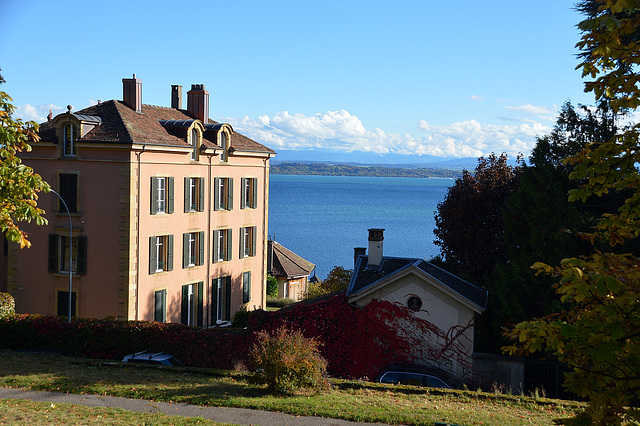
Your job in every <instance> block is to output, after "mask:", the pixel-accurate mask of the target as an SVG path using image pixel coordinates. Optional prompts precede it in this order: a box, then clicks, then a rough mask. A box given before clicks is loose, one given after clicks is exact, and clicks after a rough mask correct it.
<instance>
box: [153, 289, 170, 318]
mask: <svg viewBox="0 0 640 426" xmlns="http://www.w3.org/2000/svg"><path fill="white" fill-rule="evenodd" d="M153 307H154V314H153V320H154V321H157V322H166V321H167V290H157V291H156V292H155V293H154V296H153Z"/></svg>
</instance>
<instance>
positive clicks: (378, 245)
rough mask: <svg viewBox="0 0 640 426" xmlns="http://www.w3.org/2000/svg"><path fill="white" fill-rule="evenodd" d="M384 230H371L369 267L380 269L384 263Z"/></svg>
mask: <svg viewBox="0 0 640 426" xmlns="http://www.w3.org/2000/svg"><path fill="white" fill-rule="evenodd" d="M383 240H384V229H381V228H371V229H369V260H368V267H378V266H380V264H381V263H382V241H383Z"/></svg>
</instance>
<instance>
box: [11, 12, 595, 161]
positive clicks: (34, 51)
mask: <svg viewBox="0 0 640 426" xmlns="http://www.w3.org/2000/svg"><path fill="white" fill-rule="evenodd" d="M574 5H575V2H574V1H573V0H570V1H566V0H538V1H535V2H532V1H520V0H515V1H514V0H504V1H503V0H495V1H492V2H481V1H477V0H460V1H457V2H436V1H432V0H420V1H403V0H398V1H395V2H381V1H375V0H374V1H372V0H369V1H349V0H341V1H321V2H320V1H314V2H312V1H302V0H300V1H271V2H266V1H224V2H223V1H215V0H211V1H193V2H187V1H185V2H168V1H161V0H159V1H135V0H133V1H126V2H125V1H120V0H110V1H109V2H87V1H75V0H67V1H62V2H53V1H45V0H43V1H35V0H0V68H2V75H3V77H4V78H5V80H6V81H7V82H6V84H4V85H2V86H0V90H3V91H5V92H7V93H9V95H10V96H11V97H12V98H13V100H14V102H13V103H14V105H15V106H17V107H18V111H17V113H16V116H18V117H20V118H24V119H29V120H36V121H38V122H42V121H44V120H45V117H46V115H47V114H48V112H49V109H51V110H52V111H53V113H54V115H55V114H57V113H60V112H64V111H65V110H66V105H68V104H71V105H73V107H74V110H79V109H82V108H84V107H87V106H89V105H91V104H92V103H95V102H96V101H97V100H108V99H122V78H129V77H131V76H132V74H134V73H135V74H136V75H137V77H138V78H140V79H141V80H142V83H143V102H144V103H147V104H154V105H163V106H169V104H170V88H171V85H172V84H180V85H182V86H183V87H184V91H185V93H186V91H187V90H188V89H189V87H190V85H191V84H195V83H202V84H205V88H206V89H207V90H208V91H209V92H210V93H211V104H210V115H211V118H213V119H215V120H217V121H223V122H227V123H230V124H231V125H232V126H233V127H234V128H235V129H236V130H237V131H239V132H241V133H244V134H246V135H248V136H250V137H252V138H253V139H255V140H257V141H258V142H261V143H263V144H265V145H267V146H269V147H271V148H273V149H274V150H276V151H277V152H278V153H279V154H280V155H279V156H277V157H276V158H278V157H280V158H282V159H295V158H300V159H314V158H316V159H324V158H334V159H340V160H349V161H363V162H368V161H372V162H399V163H402V162H423V161H427V160H431V161H433V159H434V157H437V158H442V159H451V158H455V157H478V156H480V155H486V154H488V153H491V152H496V153H500V152H507V153H508V154H510V155H512V156H513V155H516V154H517V153H518V152H523V153H525V154H528V153H529V151H530V150H531V148H532V147H533V146H534V144H535V137H536V136H539V135H544V134H546V133H548V132H549V131H550V130H551V128H552V126H553V124H554V122H555V118H556V114H557V112H558V110H559V108H560V107H561V105H562V104H563V103H564V102H565V101H567V100H571V101H572V102H573V103H574V104H578V103H584V104H592V103H593V97H592V95H590V94H585V93H584V92H583V80H582V79H581V76H580V72H579V71H576V70H575V67H576V65H577V64H578V59H577V58H576V56H575V55H576V53H577V51H576V49H575V44H576V42H577V41H578V40H579V32H578V30H577V29H576V27H575V25H576V24H577V23H578V22H579V21H580V19H581V16H580V15H579V14H578V13H577V12H576V11H574V10H573V7H574Z"/></svg>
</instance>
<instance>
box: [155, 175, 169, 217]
mask: <svg viewBox="0 0 640 426" xmlns="http://www.w3.org/2000/svg"><path fill="white" fill-rule="evenodd" d="M156 180H157V188H158V189H157V190H156V191H157V192H156V212H157V213H166V212H167V178H166V177H157V178H156Z"/></svg>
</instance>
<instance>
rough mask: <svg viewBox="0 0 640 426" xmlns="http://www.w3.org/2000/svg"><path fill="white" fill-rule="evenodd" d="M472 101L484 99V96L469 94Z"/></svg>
mask: <svg viewBox="0 0 640 426" xmlns="http://www.w3.org/2000/svg"><path fill="white" fill-rule="evenodd" d="M471 100H472V101H484V98H483V97H481V96H476V95H471Z"/></svg>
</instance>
